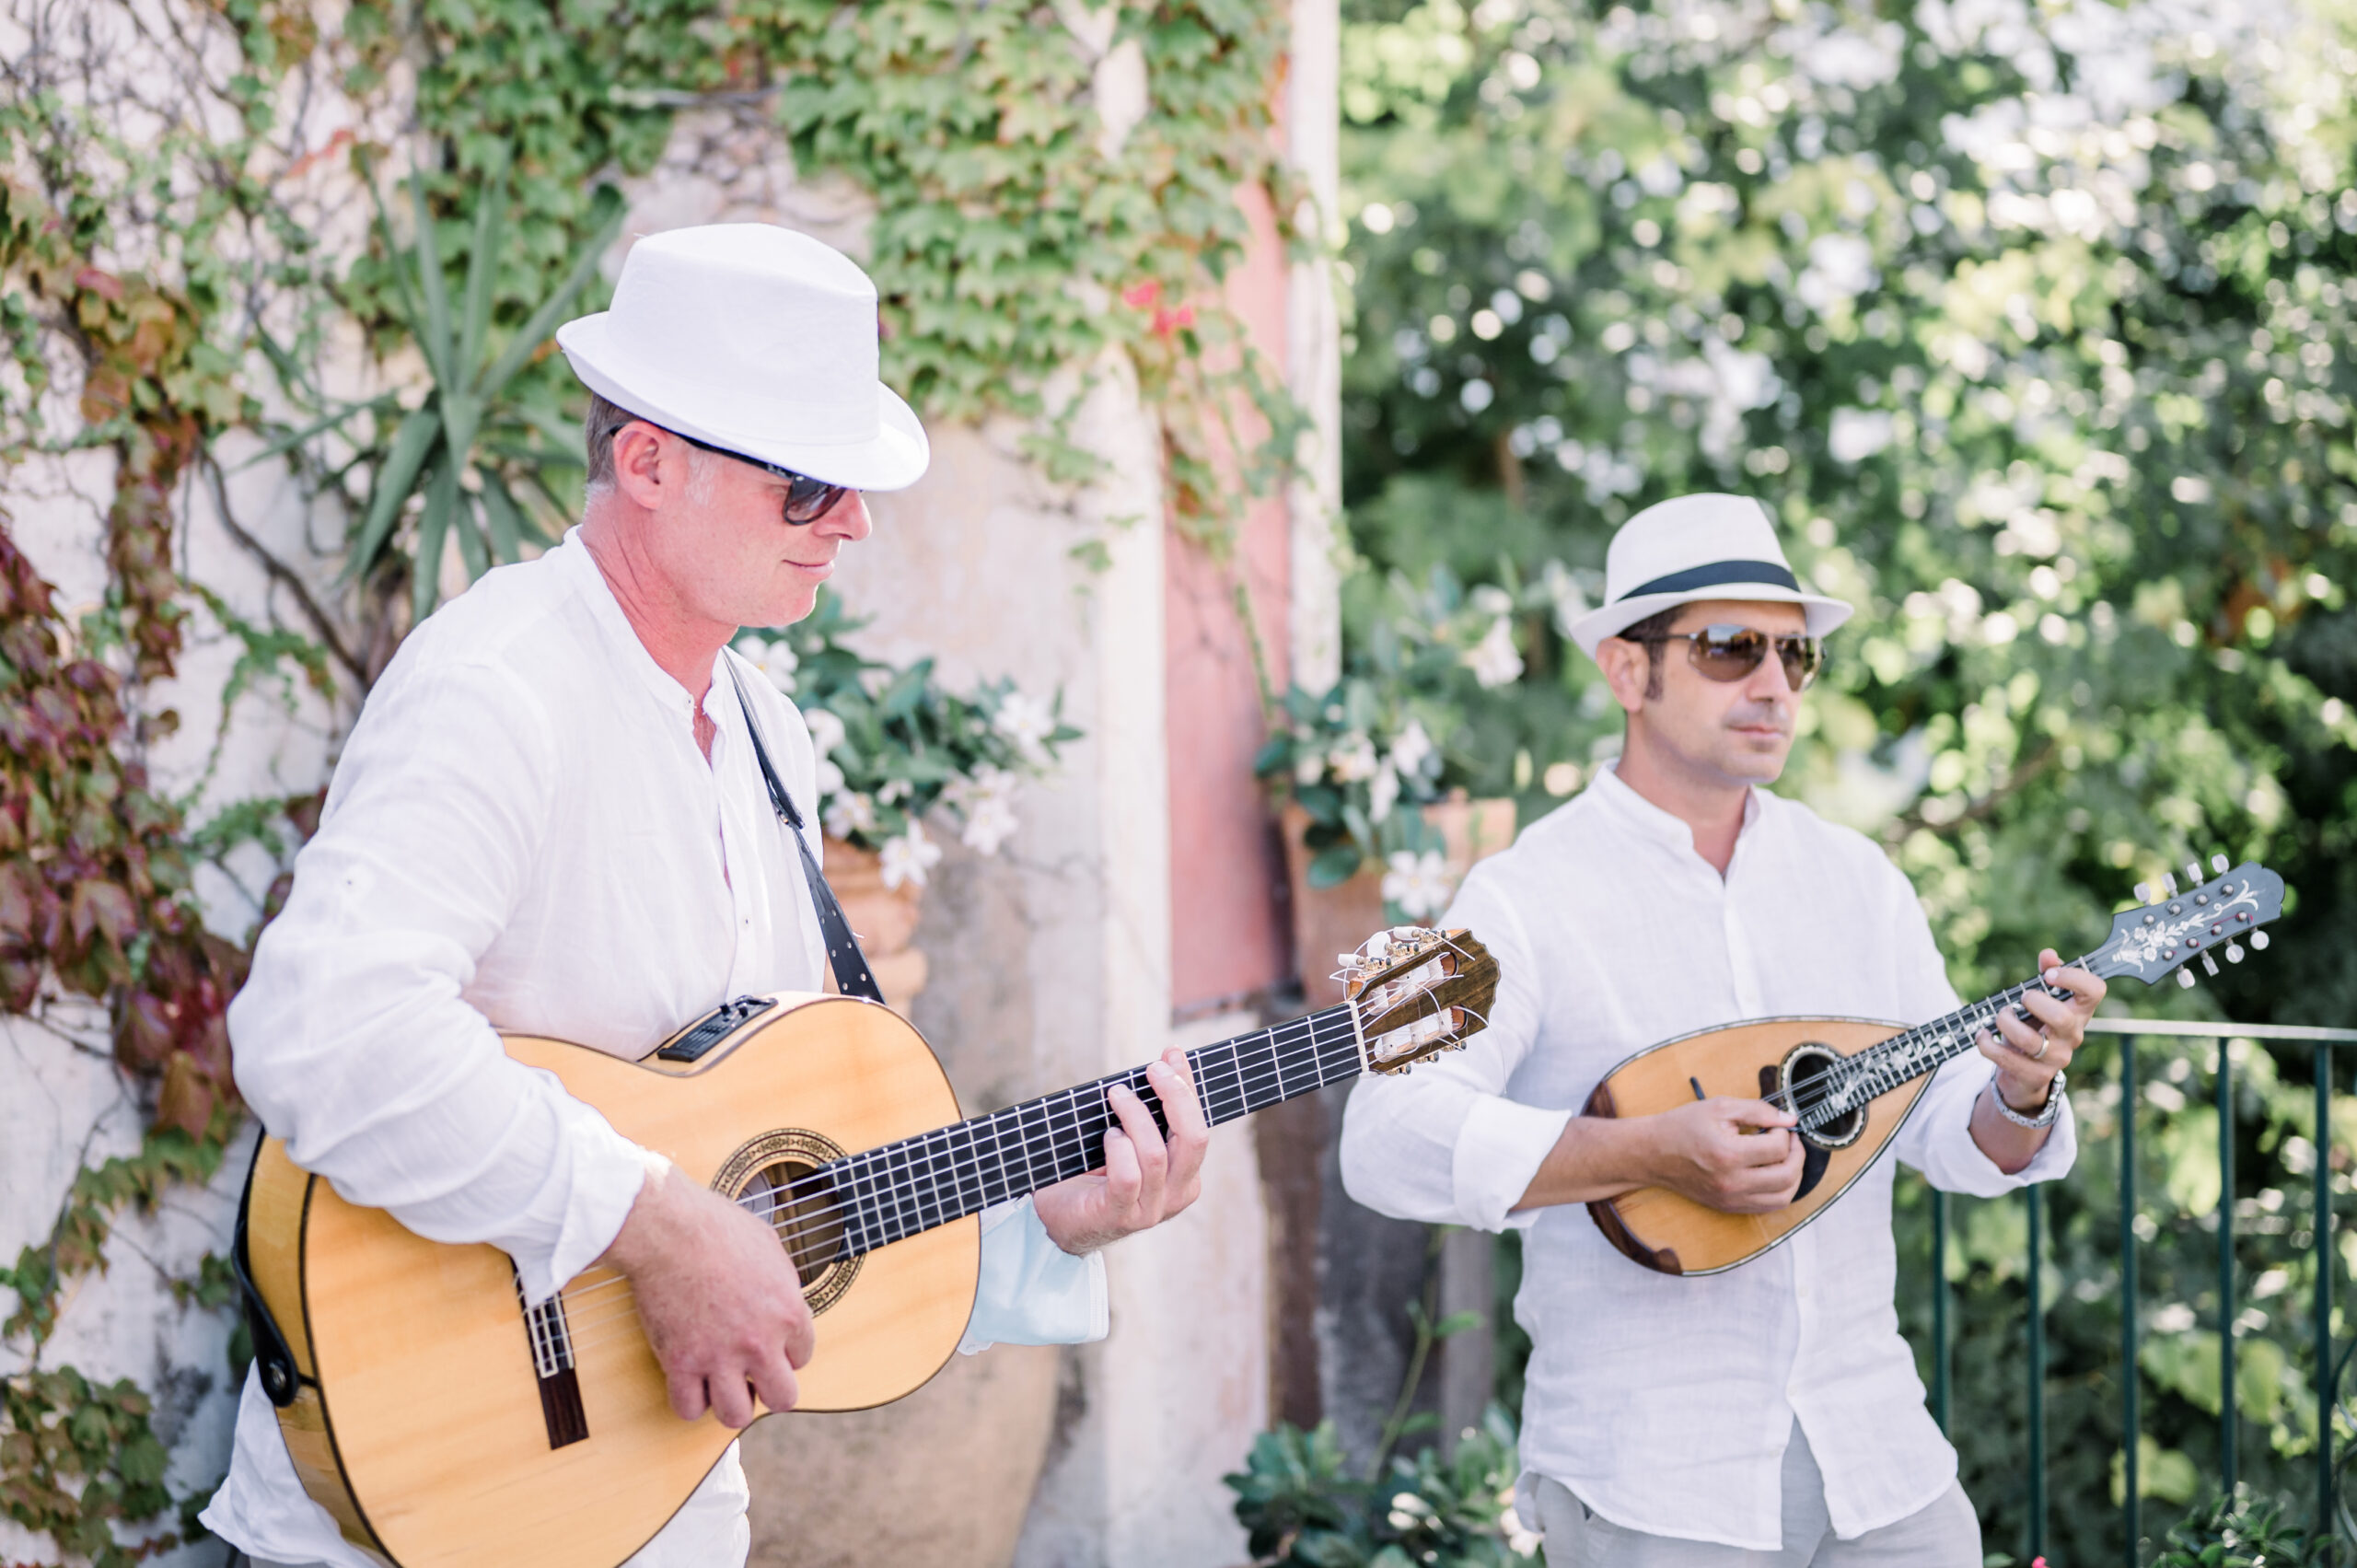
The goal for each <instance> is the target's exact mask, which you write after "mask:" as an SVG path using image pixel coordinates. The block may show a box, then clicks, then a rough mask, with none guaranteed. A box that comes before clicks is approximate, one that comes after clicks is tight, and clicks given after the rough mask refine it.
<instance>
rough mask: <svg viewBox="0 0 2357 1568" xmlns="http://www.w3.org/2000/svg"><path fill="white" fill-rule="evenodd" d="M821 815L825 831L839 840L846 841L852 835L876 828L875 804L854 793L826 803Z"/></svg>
mask: <svg viewBox="0 0 2357 1568" xmlns="http://www.w3.org/2000/svg"><path fill="white" fill-rule="evenodd" d="M822 815H823V816H824V818H825V819H826V823H827V831H829V832H830V833H832V834H833V835H834V836H835V837H837V838H839V839H848V838H850V837H851V836H852V835H853V833H864V832H866V831H867V830H870V829H872V828H874V827H875V826H876V803H875V802H874V801H872V800H870V799H868V798H867V796H864V795H859V794H856V793H847V794H843V795H838V796H835V797H834V799H833V800H831V801H830V802H828V804H827V809H826V810H825V812H824V813H822Z"/></svg>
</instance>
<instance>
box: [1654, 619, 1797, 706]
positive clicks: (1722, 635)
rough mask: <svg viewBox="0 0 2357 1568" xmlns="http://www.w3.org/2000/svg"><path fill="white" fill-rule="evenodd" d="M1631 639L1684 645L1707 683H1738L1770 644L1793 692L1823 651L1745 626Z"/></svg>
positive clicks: (1789, 635) (1787, 635) (1784, 635)
mask: <svg viewBox="0 0 2357 1568" xmlns="http://www.w3.org/2000/svg"><path fill="white" fill-rule="evenodd" d="M1634 640H1635V641H1637V642H1641V643H1684V644H1685V645H1686V653H1687V656H1688V657H1689V658H1690V659H1692V660H1693V661H1694V668H1696V669H1699V670H1701V672H1702V676H1703V679H1707V680H1741V679H1743V678H1744V677H1745V676H1747V675H1749V674H1750V673H1751V672H1752V671H1753V670H1755V669H1758V668H1759V665H1760V661H1761V660H1763V659H1765V658H1766V657H1767V656H1768V645H1769V644H1771V643H1773V644H1775V645H1776V657H1777V659H1778V660H1779V661H1780V662H1781V663H1782V665H1783V667H1784V681H1785V683H1786V684H1787V685H1789V686H1791V687H1792V689H1793V690H1794V691H1805V690H1806V689H1807V687H1808V683H1809V682H1810V681H1812V680H1815V679H1817V671H1818V670H1819V669H1822V668H1824V667H1825V651H1824V649H1823V647H1822V646H1821V645H1819V644H1818V642H1817V639H1816V638H1815V637H1811V636H1806V635H1804V634H1803V633H1797V632H1787V633H1782V634H1781V635H1779V636H1774V637H1771V636H1770V635H1769V634H1768V633H1765V632H1760V631H1755V630H1754V629H1753V628H1751V627H1749V626H1705V627H1703V628H1702V629H1701V631H1700V632H1657V633H1654V634H1653V635H1652V636H1650V637H1639V638H1636V639H1634Z"/></svg>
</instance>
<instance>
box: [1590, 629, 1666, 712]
mask: <svg viewBox="0 0 2357 1568" xmlns="http://www.w3.org/2000/svg"><path fill="white" fill-rule="evenodd" d="M1596 668H1599V669H1601V670H1603V671H1604V683H1605V685H1606V686H1608V687H1609V688H1610V689H1611V691H1612V700H1613V701H1614V702H1616V703H1620V708H1621V711H1622V712H1623V713H1627V714H1638V713H1642V712H1643V711H1644V706H1645V688H1646V687H1647V686H1648V685H1650V684H1652V681H1653V660H1652V658H1651V657H1650V656H1648V655H1647V653H1646V651H1645V645H1643V643H1631V642H1629V641H1628V640H1626V639H1625V638H1621V637H1607V638H1605V639H1604V641H1602V642H1600V643H1598V644H1596Z"/></svg>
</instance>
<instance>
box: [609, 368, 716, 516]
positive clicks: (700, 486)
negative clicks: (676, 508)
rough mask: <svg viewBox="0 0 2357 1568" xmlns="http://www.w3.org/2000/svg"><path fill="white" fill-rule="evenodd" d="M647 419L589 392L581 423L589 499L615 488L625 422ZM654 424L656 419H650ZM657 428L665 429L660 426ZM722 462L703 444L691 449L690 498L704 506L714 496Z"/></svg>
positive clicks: (689, 459)
mask: <svg viewBox="0 0 2357 1568" xmlns="http://www.w3.org/2000/svg"><path fill="white" fill-rule="evenodd" d="M641 419H645V416H644V414H636V413H633V412H631V411H630V410H628V409H626V408H624V407H622V406H621V404H620V403H616V402H611V401H608V400H607V399H605V398H603V397H600V396H599V395H598V394H597V393H596V392H592V393H590V394H589V414H588V417H587V418H586V419H584V420H583V421H582V422H581V436H582V443H583V446H584V447H586V455H587V457H588V460H589V476H588V478H587V480H586V482H584V483H583V485H582V496H583V499H584V500H585V501H595V500H597V499H598V497H599V496H601V495H604V494H609V493H610V492H611V491H612V490H613V488H614V437H615V436H617V435H619V434H621V428H622V426H623V425H625V424H630V423H631V422H633V420H641ZM646 423H647V424H654V423H655V422H654V421H653V420H646ZM657 428H658V429H659V428H661V427H660V426H657ZM719 471H720V465H719V464H718V463H716V462H714V461H713V455H712V454H711V453H710V452H707V451H705V450H704V449H703V448H702V447H694V446H691V447H689V448H688V499H689V500H690V501H691V502H692V503H694V504H695V505H704V504H705V503H706V502H709V501H710V500H711V499H712V484H713V479H714V476H715V475H716V474H718V472H719Z"/></svg>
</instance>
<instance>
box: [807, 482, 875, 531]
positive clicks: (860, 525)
mask: <svg viewBox="0 0 2357 1568" xmlns="http://www.w3.org/2000/svg"><path fill="white" fill-rule="evenodd" d="M810 526H811V527H812V528H816V529H818V530H819V532H820V533H822V534H825V535H826V536H827V537H828V538H829V539H840V540H847V541H850V542H854V543H855V542H857V541H858V540H863V539H865V538H866V537H867V536H868V535H869V534H871V533H873V532H875V531H876V523H875V520H874V519H873V518H871V517H868V515H867V497H865V495H862V494H860V493H859V492H858V491H856V490H846V491H844V492H843V497H842V500H840V501H838V502H836V503H835V504H834V505H831V506H830V507H828V508H827V511H826V515H825V516H823V517H820V518H819V520H818V521H817V522H815V523H813V524H811V525H810Z"/></svg>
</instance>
